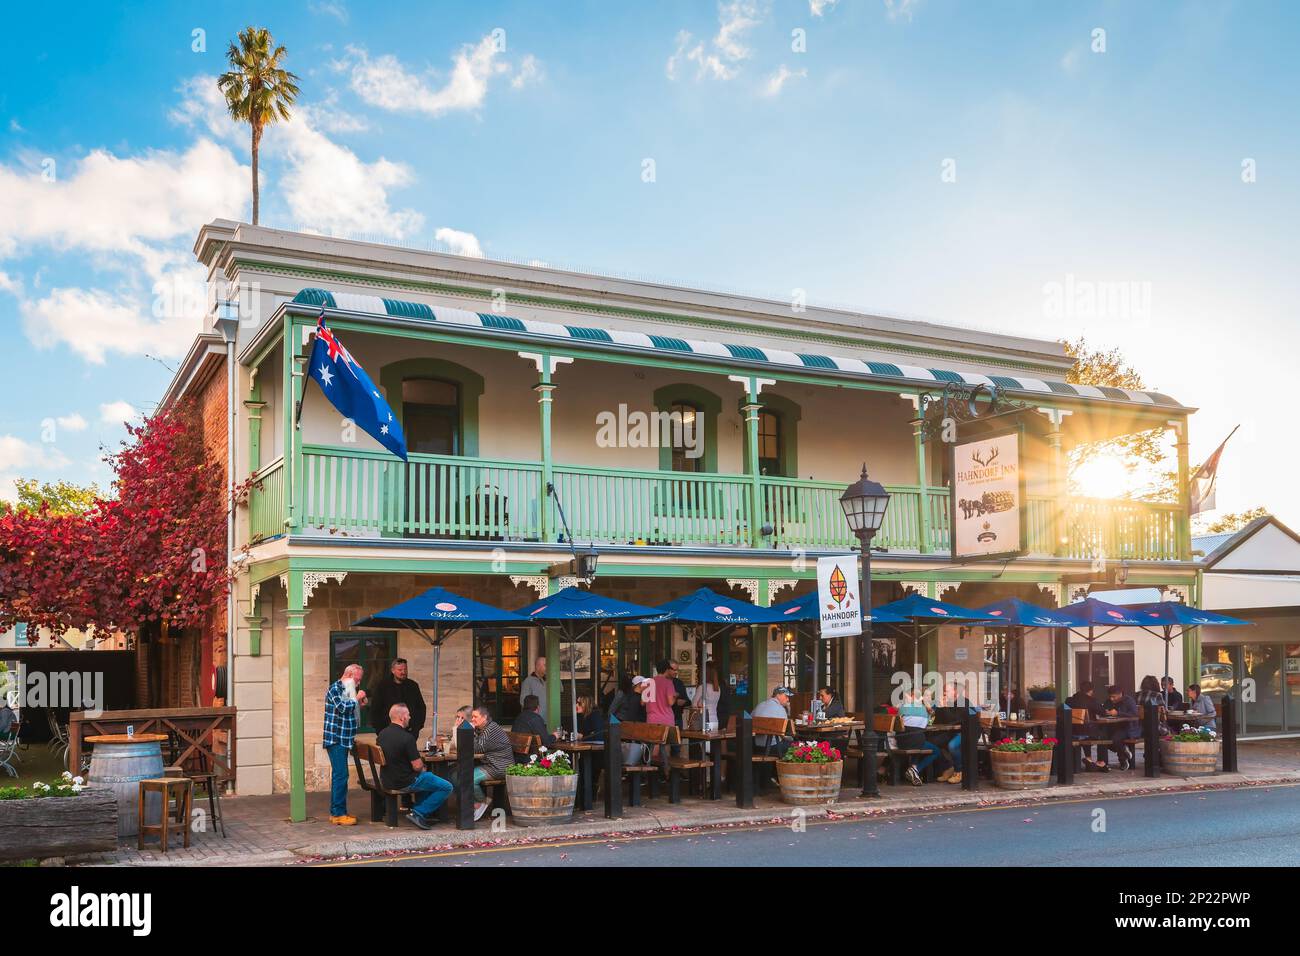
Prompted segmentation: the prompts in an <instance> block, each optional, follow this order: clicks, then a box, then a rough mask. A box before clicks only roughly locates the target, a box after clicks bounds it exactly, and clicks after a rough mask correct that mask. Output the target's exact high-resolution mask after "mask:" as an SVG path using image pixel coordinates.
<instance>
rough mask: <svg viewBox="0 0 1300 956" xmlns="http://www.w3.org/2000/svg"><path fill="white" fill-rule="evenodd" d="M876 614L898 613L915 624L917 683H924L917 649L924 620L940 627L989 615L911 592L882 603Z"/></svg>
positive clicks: (914, 671) (913, 645)
mask: <svg viewBox="0 0 1300 956" xmlns="http://www.w3.org/2000/svg"><path fill="white" fill-rule="evenodd" d="M872 613H873V614H882V613H883V614H895V615H897V616H899V617H902V618H904V619H905V620H906V621H908V622H909V623H911V625H912V668H913V677H914V683H916V684H919V683H920V679H919V677H920V675H919V674H918V673H917V672H916V668H917V666H918V664H917V661H916V653H917V648H918V647H919V645H920V643H921V626H922V622H924V623H926V624H928V625H929V626H930V628H932V629H933V628H937V627H940V626H941V625H943V624H980V623H984V622H985V621H987V620H988V618H987V617H986V616H985V615H984V614H981V613H980V612H979V611H975V610H972V609H971V608H968V607H962V606H961V605H959V604H948V603H947V602H945V601H935V600H931V599H930V598H928V597H925V596H924V595H922V594H915V593H913V594H909V595H907V596H906V597H901V598H899V599H898V600H897V601H890V602H889V603H888V604H882V605H880V606H879V607H877V608H874V609H873V610H872Z"/></svg>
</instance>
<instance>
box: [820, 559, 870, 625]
mask: <svg viewBox="0 0 1300 956" xmlns="http://www.w3.org/2000/svg"><path fill="white" fill-rule="evenodd" d="M817 607H818V609H819V610H820V611H821V625H822V637H853V636H855V635H857V634H861V633H862V605H861V603H860V601H859V594H858V556H857V555H856V554H845V555H840V556H839V557H831V558H818V559H817Z"/></svg>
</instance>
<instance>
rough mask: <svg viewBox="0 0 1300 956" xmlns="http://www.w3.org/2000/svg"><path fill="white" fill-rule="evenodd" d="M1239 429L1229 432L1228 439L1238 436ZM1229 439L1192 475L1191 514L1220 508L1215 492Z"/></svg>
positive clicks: (1189, 510)
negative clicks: (1221, 462) (1221, 461)
mask: <svg viewBox="0 0 1300 956" xmlns="http://www.w3.org/2000/svg"><path fill="white" fill-rule="evenodd" d="M1240 427H1241V426H1240V425H1238V426H1237V428H1240ZM1237 428H1234V429H1233V430H1232V431H1230V432H1228V438H1231V437H1232V436H1233V435H1235V434H1237ZM1228 438H1225V439H1224V440H1223V441H1221V442H1220V443H1219V447H1218V448H1216V449H1214V454H1213V455H1211V456H1210V457H1209V458H1207V459H1205V464H1203V465H1201V467H1200V468H1197V469H1196V474H1194V475H1192V478H1191V481H1190V482H1189V486H1190V487H1189V488H1188V495H1187V497H1188V501H1189V503H1190V508H1189V509H1188V512H1189V514H1194V515H1198V514H1200V513H1201V512H1202V511H1214V510H1215V509H1216V508H1217V507H1218V506H1217V504H1216V503H1215V494H1214V491H1215V488H1216V487H1217V486H1218V481H1219V459H1220V458H1222V457H1223V449H1224V446H1225V445H1227V444H1228Z"/></svg>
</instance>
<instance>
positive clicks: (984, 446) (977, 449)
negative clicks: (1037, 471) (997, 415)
mask: <svg viewBox="0 0 1300 956" xmlns="http://www.w3.org/2000/svg"><path fill="white" fill-rule="evenodd" d="M951 465H952V468H951V474H952V501H951V502H950V505H951V508H950V512H949V513H950V515H951V517H952V556H953V558H967V559H969V558H1002V557H1008V556H1011V555H1016V554H1020V553H1022V552H1023V551H1024V520H1023V514H1022V511H1023V508H1024V501H1025V494H1024V474H1023V472H1022V471H1021V468H1020V429H1018V428H1017V429H1011V430H1008V431H1002V432H995V433H992V434H988V435H981V436H980V437H979V438H970V439H965V440H962V441H959V442H957V443H955V444H954V445H953V449H952V460H951Z"/></svg>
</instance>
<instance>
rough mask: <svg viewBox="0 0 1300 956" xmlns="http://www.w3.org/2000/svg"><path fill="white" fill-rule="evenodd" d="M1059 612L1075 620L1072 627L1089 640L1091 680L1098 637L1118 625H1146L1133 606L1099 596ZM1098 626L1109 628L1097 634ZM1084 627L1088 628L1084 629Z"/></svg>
mask: <svg viewBox="0 0 1300 956" xmlns="http://www.w3.org/2000/svg"><path fill="white" fill-rule="evenodd" d="M1059 613H1061V614H1063V615H1065V616H1066V617H1068V618H1070V619H1071V620H1072V622H1073V623H1071V624H1070V629H1071V630H1073V631H1074V632H1075V633H1076V634H1078V635H1079V636H1080V637H1082V638H1083V639H1084V640H1085V641H1087V642H1088V679H1089V680H1092V645H1093V642H1094V641H1096V640H1097V638H1098V637H1105V636H1106V635H1107V634H1109V633H1110V632H1111V631H1113V630H1114V629H1115V628H1117V627H1143V626H1144V625H1145V622H1144V621H1143V620H1142V619H1141V618H1140V617H1139V616H1138V614H1137V613H1136V611H1135V610H1134V609H1133V608H1131V607H1124V606H1123V605H1120V604H1111V603H1109V602H1108V601H1102V600H1100V599H1099V598H1085V599H1084V600H1082V601H1076V602H1075V603H1073V604H1067V605H1066V606H1065V607H1063V608H1061V609H1060V612H1059ZM1098 627H1104V628H1107V630H1105V631H1103V632H1102V633H1101V634H1097V633H1096V628H1098ZM1084 628H1086V629H1087V630H1086V631H1084V630H1083V629H1084Z"/></svg>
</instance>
